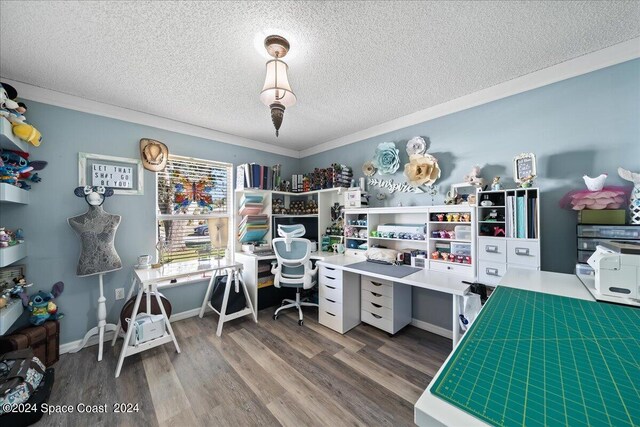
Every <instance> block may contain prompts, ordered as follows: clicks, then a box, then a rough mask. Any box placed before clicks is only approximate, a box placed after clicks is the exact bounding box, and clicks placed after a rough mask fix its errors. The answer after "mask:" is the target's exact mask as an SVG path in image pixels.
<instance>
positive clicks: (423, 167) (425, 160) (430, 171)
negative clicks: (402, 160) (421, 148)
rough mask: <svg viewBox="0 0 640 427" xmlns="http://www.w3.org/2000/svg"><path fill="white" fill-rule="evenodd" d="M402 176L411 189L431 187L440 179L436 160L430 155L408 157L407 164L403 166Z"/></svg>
mask: <svg viewBox="0 0 640 427" xmlns="http://www.w3.org/2000/svg"><path fill="white" fill-rule="evenodd" d="M404 175H405V176H406V177H407V182H408V183H409V184H410V185H412V186H413V187H419V186H421V185H432V184H433V183H434V182H436V180H437V179H438V178H440V167H439V166H438V159H436V158H435V157H433V156H432V155H431V154H414V155H412V156H409V163H406V164H405V165H404Z"/></svg>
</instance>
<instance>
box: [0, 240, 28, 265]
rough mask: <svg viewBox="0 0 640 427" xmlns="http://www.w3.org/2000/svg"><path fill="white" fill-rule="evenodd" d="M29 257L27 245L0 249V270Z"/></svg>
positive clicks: (20, 244) (19, 244)
mask: <svg viewBox="0 0 640 427" xmlns="http://www.w3.org/2000/svg"><path fill="white" fill-rule="evenodd" d="M26 256H27V244H26V243H18V244H17V245H13V246H9V247H7V248H0V268H2V267H6V266H8V265H11V264H13V263H14V262H16V261H20V260H21V259H22V258H25V257H26Z"/></svg>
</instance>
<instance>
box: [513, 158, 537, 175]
mask: <svg viewBox="0 0 640 427" xmlns="http://www.w3.org/2000/svg"><path fill="white" fill-rule="evenodd" d="M536 173H537V171H536V156H535V154H533V153H522V154H520V155H518V156H516V157H515V158H514V159H513V180H514V181H515V182H522V181H523V180H524V179H526V178H533V177H535V176H536Z"/></svg>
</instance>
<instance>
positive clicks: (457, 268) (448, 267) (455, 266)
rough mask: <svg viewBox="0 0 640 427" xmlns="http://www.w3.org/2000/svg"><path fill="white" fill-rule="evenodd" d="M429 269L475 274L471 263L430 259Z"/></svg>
mask: <svg viewBox="0 0 640 427" xmlns="http://www.w3.org/2000/svg"><path fill="white" fill-rule="evenodd" d="M429 269H430V270H433V271H444V272H446V273H454V274H462V275H467V276H468V275H473V267H472V266H471V265H470V264H459V263H456V262H438V261H430V262H429Z"/></svg>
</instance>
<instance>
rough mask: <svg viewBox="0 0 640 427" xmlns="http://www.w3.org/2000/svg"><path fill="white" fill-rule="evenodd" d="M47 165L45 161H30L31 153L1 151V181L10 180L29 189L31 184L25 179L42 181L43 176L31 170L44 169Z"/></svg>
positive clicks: (11, 182)
mask: <svg viewBox="0 0 640 427" xmlns="http://www.w3.org/2000/svg"><path fill="white" fill-rule="evenodd" d="M45 166H47V162H44V161H32V162H30V161H29V153H23V152H22V151H11V150H5V151H2V152H1V153H0V182H8V183H10V184H13V185H17V186H18V187H20V188H24V189H25V190H29V189H30V188H31V186H30V185H29V184H27V182H26V181H25V180H29V181H31V182H40V181H42V178H40V177H39V176H38V174H37V173H35V174H33V175H32V174H31V171H34V170H37V171H39V170H42V169H44V168H45Z"/></svg>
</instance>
